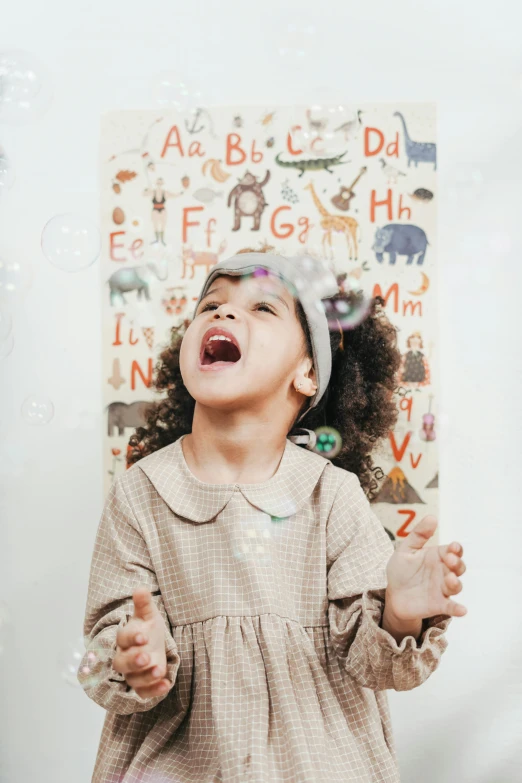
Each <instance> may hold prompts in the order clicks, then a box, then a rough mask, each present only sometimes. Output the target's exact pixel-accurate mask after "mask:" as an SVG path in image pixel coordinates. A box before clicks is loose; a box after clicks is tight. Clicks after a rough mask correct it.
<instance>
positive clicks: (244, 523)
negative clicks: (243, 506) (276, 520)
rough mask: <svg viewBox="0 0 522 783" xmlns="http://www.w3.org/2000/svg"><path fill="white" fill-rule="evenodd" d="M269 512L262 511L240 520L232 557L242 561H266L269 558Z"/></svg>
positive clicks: (270, 531) (270, 529) (270, 530)
mask: <svg viewBox="0 0 522 783" xmlns="http://www.w3.org/2000/svg"><path fill="white" fill-rule="evenodd" d="M272 528H273V525H272V518H271V516H270V514H265V513H264V512H262V513H259V514H256V515H255V516H254V517H253V518H248V519H243V520H241V522H240V525H239V528H238V533H237V536H236V539H235V541H234V557H235V558H236V559H237V560H242V561H255V562H257V563H268V562H270V559H271V553H270V541H271V539H272V538H273V529H272Z"/></svg>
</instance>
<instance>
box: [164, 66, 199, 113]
mask: <svg viewBox="0 0 522 783" xmlns="http://www.w3.org/2000/svg"><path fill="white" fill-rule="evenodd" d="M154 98H155V100H156V102H157V103H159V105H160V106H164V107H165V108H170V109H175V110H176V111H181V112H185V111H188V110H189V109H194V108H195V107H196V106H197V105H198V104H200V103H201V91H199V90H195V89H194V88H193V87H192V86H191V85H189V84H188V83H187V82H186V81H183V80H181V79H180V78H179V75H178V74H177V73H175V72H174V71H161V72H160V73H159V74H158V75H157V77H156V80H155V83H154Z"/></svg>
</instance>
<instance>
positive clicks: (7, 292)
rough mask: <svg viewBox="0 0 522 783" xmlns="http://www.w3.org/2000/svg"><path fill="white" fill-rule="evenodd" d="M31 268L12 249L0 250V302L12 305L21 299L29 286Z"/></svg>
mask: <svg viewBox="0 0 522 783" xmlns="http://www.w3.org/2000/svg"><path fill="white" fill-rule="evenodd" d="M31 279H32V269H31V266H30V265H29V264H28V263H27V262H25V261H24V262H22V261H20V260H19V259H18V257H17V256H16V255H15V254H14V253H13V252H12V251H9V250H8V251H3V250H2V251H0V302H1V303H2V305H12V304H14V303H16V302H17V301H19V300H20V299H22V298H23V297H24V296H25V295H26V294H27V292H28V290H29V288H30V287H31Z"/></svg>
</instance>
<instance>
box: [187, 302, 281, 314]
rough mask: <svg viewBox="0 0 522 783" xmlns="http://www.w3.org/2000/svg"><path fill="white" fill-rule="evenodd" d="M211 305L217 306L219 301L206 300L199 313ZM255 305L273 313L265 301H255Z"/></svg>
mask: <svg viewBox="0 0 522 783" xmlns="http://www.w3.org/2000/svg"><path fill="white" fill-rule="evenodd" d="M211 307H219V302H207V304H206V305H205V306H204V307H203V308H202V309H201V311H200V312H201V313H204V312H205V310H208V309H209V308H211ZM256 307H257V308H258V309H261V308H264V309H265V310H268V312H269V313H272V314H273V315H275V311H274V310H273V308H272V307H270V305H269V304H268V303H267V302H257V304H256Z"/></svg>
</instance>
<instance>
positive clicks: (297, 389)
mask: <svg viewBox="0 0 522 783" xmlns="http://www.w3.org/2000/svg"><path fill="white" fill-rule="evenodd" d="M302 385H303V384H302V383H298V384H297V386H294V389H295V390H296V391H297V392H298V391H299V389H300V388H301V386H302Z"/></svg>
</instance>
